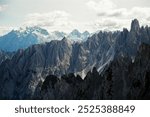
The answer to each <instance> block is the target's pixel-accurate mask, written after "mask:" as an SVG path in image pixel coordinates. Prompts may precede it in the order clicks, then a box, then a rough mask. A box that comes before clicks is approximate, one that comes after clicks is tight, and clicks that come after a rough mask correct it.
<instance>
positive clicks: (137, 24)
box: [131, 19, 140, 32]
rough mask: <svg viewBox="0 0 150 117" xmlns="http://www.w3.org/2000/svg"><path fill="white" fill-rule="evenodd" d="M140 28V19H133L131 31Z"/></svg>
mask: <svg viewBox="0 0 150 117" xmlns="http://www.w3.org/2000/svg"><path fill="white" fill-rule="evenodd" d="M139 29H140V25H139V21H138V20H137V19H134V20H132V23H131V32H132V31H134V32H135V31H138V30H139Z"/></svg>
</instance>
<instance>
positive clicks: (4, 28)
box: [0, 26, 14, 36]
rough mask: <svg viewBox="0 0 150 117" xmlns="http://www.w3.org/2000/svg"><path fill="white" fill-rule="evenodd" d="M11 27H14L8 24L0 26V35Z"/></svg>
mask: <svg viewBox="0 0 150 117" xmlns="http://www.w3.org/2000/svg"><path fill="white" fill-rule="evenodd" d="M12 29H14V28H13V27H8V26H0V36H2V35H4V34H6V33H8V32H9V31H11V30H12Z"/></svg>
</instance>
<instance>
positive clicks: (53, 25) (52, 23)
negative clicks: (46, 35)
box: [23, 11, 74, 31]
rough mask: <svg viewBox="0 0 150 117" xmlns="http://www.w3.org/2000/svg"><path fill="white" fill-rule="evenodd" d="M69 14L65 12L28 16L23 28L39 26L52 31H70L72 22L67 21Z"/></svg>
mask: <svg viewBox="0 0 150 117" xmlns="http://www.w3.org/2000/svg"><path fill="white" fill-rule="evenodd" d="M69 17H70V14H69V13H66V12H65V11H53V12H49V13H43V14H42V13H41V14H40V13H32V14H29V15H28V16H27V17H26V19H25V21H24V24H23V25H24V26H40V27H45V28H47V29H49V30H50V31H51V30H52V31H53V30H58V29H59V30H68V29H72V28H73V25H74V22H72V21H70V20H69Z"/></svg>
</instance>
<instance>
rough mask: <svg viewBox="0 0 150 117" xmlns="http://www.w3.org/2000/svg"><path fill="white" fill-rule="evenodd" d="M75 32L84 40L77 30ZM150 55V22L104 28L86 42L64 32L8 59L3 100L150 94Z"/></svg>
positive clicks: (0, 75) (2, 72)
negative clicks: (58, 38) (148, 23)
mask: <svg viewBox="0 0 150 117" xmlns="http://www.w3.org/2000/svg"><path fill="white" fill-rule="evenodd" d="M44 33H45V34H46V32H45V31H44ZM85 33H88V32H85ZM79 34H80V33H79ZM48 35H49V34H48ZM71 35H76V36H74V38H73V40H75V39H77V40H79V39H78V37H80V36H79V35H78V31H77V30H75V31H73V33H71ZM86 35H87V34H86ZM10 37H11V36H10ZM149 60H150V27H148V26H146V27H144V26H142V27H140V25H139V22H138V20H137V19H134V20H133V21H132V23H131V29H130V30H127V29H125V28H124V29H123V31H115V32H105V31H100V32H99V33H95V34H93V35H92V36H89V37H88V38H87V39H86V40H85V41H72V40H71V39H69V36H68V38H67V36H65V37H63V39H62V40H51V41H50V42H46V43H41V44H35V45H32V46H29V47H27V49H19V50H18V51H17V52H15V53H14V54H13V56H12V57H10V58H9V59H6V60H4V61H3V62H2V63H1V64H0V83H1V85H0V92H1V93H0V99H150V91H149V88H150V87H149V85H148V84H149V81H150V77H149V76H150V62H149Z"/></svg>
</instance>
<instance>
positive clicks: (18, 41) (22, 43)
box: [0, 27, 90, 52]
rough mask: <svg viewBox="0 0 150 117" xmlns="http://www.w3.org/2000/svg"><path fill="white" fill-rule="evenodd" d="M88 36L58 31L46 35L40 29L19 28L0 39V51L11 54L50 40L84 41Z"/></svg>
mask: <svg viewBox="0 0 150 117" xmlns="http://www.w3.org/2000/svg"><path fill="white" fill-rule="evenodd" d="M89 36H90V33H89V32H87V31H85V32H84V33H80V32H79V31H78V30H73V31H72V32H71V33H70V34H66V33H64V32H59V31H54V32H51V33H48V31H47V30H45V29H42V28H40V27H27V28H26V29H22V28H20V29H19V30H12V31H11V32H10V33H8V34H6V35H4V36H2V37H0V49H1V50H3V51H9V52H13V51H17V50H18V49H26V48H27V47H29V46H31V45H34V44H41V43H45V42H50V41H51V40H61V39H63V38H64V37H67V38H68V39H70V40H72V41H85V40H87V38H88V37H89Z"/></svg>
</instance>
